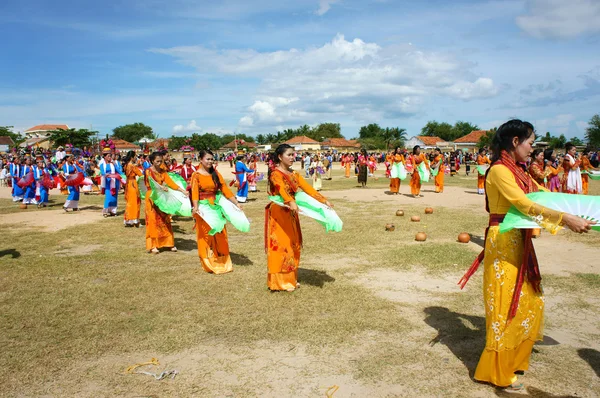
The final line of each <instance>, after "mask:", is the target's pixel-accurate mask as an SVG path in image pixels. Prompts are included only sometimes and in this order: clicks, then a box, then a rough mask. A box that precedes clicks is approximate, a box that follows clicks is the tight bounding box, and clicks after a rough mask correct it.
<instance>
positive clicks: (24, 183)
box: [17, 171, 35, 188]
mask: <svg viewBox="0 0 600 398" xmlns="http://www.w3.org/2000/svg"><path fill="white" fill-rule="evenodd" d="M33 181H35V178H34V177H33V171H30V172H29V173H27V174H25V175H24V176H23V178H21V179H19V181H17V185H18V186H19V187H21V188H25V187H28V186H29V185H31V184H33Z"/></svg>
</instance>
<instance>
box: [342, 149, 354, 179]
mask: <svg viewBox="0 0 600 398" xmlns="http://www.w3.org/2000/svg"><path fill="white" fill-rule="evenodd" d="M342 165H343V166H344V169H345V171H344V177H346V178H350V168H351V167H352V160H351V159H350V154H348V153H347V154H345V155H344V156H343V157H342Z"/></svg>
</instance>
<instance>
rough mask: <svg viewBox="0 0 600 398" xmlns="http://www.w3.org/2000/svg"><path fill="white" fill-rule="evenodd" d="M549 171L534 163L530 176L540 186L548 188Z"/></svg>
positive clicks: (530, 169) (530, 167)
mask: <svg viewBox="0 0 600 398" xmlns="http://www.w3.org/2000/svg"><path fill="white" fill-rule="evenodd" d="M548 174H550V173H549V170H545V169H544V167H543V166H541V165H540V164H539V163H538V162H536V161H532V162H531V165H530V166H529V175H531V178H533V180H534V181H535V182H537V183H538V185H541V186H543V187H544V186H546V182H545V180H546V177H547V176H548Z"/></svg>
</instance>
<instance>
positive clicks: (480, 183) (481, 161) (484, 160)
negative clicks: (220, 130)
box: [477, 155, 490, 195]
mask: <svg viewBox="0 0 600 398" xmlns="http://www.w3.org/2000/svg"><path fill="white" fill-rule="evenodd" d="M486 164H490V159H488V157H487V156H481V155H477V165H478V166H483V165H486ZM477 193H478V194H481V195H483V194H484V193H485V174H483V175H482V174H481V173H479V171H478V172H477Z"/></svg>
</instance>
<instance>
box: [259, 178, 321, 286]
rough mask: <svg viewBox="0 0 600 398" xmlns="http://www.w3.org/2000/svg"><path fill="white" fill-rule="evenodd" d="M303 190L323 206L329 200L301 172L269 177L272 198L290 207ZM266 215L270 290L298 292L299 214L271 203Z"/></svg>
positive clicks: (268, 283)
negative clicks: (277, 196)
mask: <svg viewBox="0 0 600 398" xmlns="http://www.w3.org/2000/svg"><path fill="white" fill-rule="evenodd" d="M299 189H301V190H303V191H304V192H306V193H307V194H308V195H310V196H312V197H313V198H315V199H316V200H318V201H319V202H321V203H325V202H326V201H327V200H326V199H325V197H324V196H323V195H321V194H320V193H318V192H317V191H315V190H314V189H313V188H312V187H311V186H310V185H309V184H308V183H307V182H306V181H305V180H304V178H302V176H301V175H300V174H298V172H295V171H294V172H292V173H284V172H282V171H281V170H279V169H274V170H273V171H272V172H271V175H270V176H269V194H270V195H280V196H281V197H282V198H283V201H284V202H285V203H286V204H287V203H289V202H291V201H292V200H294V195H295V193H296V192H298V190H299ZM265 210H266V214H265V218H266V220H265V250H266V252H267V266H268V270H269V273H268V276H267V286H268V288H269V289H270V290H291V289H295V288H296V284H297V280H298V266H299V264H300V251H301V249H302V230H301V229H300V220H299V218H298V213H294V212H292V211H291V210H290V209H289V208H287V207H282V206H279V205H276V204H274V203H269V204H268V205H267V207H266V209H265Z"/></svg>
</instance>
